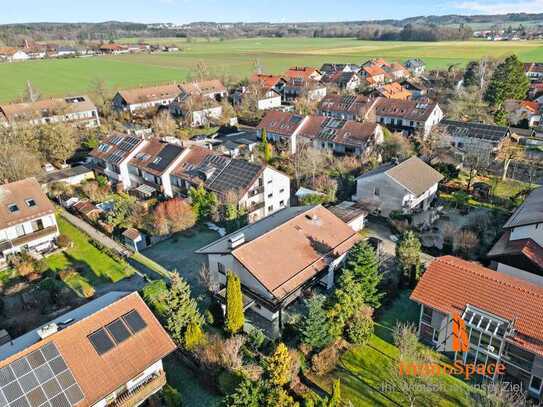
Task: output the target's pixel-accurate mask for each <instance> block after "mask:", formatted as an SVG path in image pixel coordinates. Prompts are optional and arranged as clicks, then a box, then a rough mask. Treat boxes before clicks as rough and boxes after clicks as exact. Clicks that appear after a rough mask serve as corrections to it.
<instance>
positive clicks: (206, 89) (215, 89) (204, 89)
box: [179, 79, 228, 102]
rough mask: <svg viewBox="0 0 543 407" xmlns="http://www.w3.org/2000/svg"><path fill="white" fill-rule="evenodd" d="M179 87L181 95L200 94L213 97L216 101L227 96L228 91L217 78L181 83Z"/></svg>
mask: <svg viewBox="0 0 543 407" xmlns="http://www.w3.org/2000/svg"><path fill="white" fill-rule="evenodd" d="M179 87H180V88H181V95H189V96H202V97H205V98H210V99H215V100H216V101H218V102H220V101H221V100H223V99H225V98H226V97H227V96H228V91H227V90H226V88H225V87H224V85H223V84H222V82H221V81H219V80H218V79H210V80H206V81H198V82H190V83H183V84H181V85H179Z"/></svg>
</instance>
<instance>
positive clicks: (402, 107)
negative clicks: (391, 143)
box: [375, 98, 443, 136]
mask: <svg viewBox="0 0 543 407" xmlns="http://www.w3.org/2000/svg"><path fill="white" fill-rule="evenodd" d="M375 116H376V120H377V122H378V123H380V124H382V125H384V126H387V127H389V128H391V129H392V130H400V131H405V132H407V133H409V134H412V133H414V132H420V133H421V134H422V135H423V136H427V135H428V134H429V133H430V131H431V130H432V128H433V127H434V126H435V125H437V124H438V123H439V122H440V121H441V119H443V111H442V110H441V108H440V107H439V105H438V104H437V103H435V102H431V101H414V100H399V99H384V98H380V99H379V101H378V102H377V104H376V106H375Z"/></svg>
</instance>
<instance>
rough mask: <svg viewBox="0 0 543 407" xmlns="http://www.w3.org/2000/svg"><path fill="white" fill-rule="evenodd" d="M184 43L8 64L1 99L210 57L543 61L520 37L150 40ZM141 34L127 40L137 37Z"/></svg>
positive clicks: (188, 72)
mask: <svg viewBox="0 0 543 407" xmlns="http://www.w3.org/2000/svg"><path fill="white" fill-rule="evenodd" d="M143 40H144V41H148V42H150V43H162V44H176V45H178V46H179V47H180V48H181V49H182V52H176V53H164V54H152V55H150V54H140V55H119V56H107V57H106V56H102V57H90V58H79V59H64V60H46V61H32V62H24V63H15V64H0V101H9V100H13V99H15V98H17V97H19V96H20V95H21V94H22V92H23V90H24V88H25V84H26V81H27V80H30V81H32V83H33V84H34V86H36V87H37V88H38V89H39V90H40V91H41V92H42V94H43V95H65V94H76V93H85V92H88V91H89V89H90V88H91V87H92V83H93V82H95V81H96V80H98V79H100V80H104V81H105V83H106V84H107V85H108V86H109V87H110V88H111V89H119V88H125V87H135V86H140V85H147V84H158V83H164V82H168V81H183V80H186V79H190V77H191V76H193V75H194V72H195V69H196V65H197V64H198V63H199V62H201V61H204V62H205V63H206V64H207V66H208V67H209V71H210V73H211V74H213V75H216V76H219V77H220V76H223V75H229V76H232V77H234V78H236V79H241V78H243V77H246V76H248V75H249V74H251V73H252V72H254V70H255V63H256V62H257V61H258V63H259V64H260V65H261V66H262V67H263V69H264V71H266V72H270V73H280V72H282V71H284V70H285V69H286V68H288V67H289V66H293V65H314V66H320V65H321V64H322V63H323V62H337V63H341V62H350V63H361V62H363V61H365V60H367V59H368V58H372V57H384V58H387V59H389V60H391V61H402V62H403V61H405V60H406V59H407V58H412V57H418V58H422V59H423V60H424V61H425V62H426V63H427V65H428V67H429V68H430V69H432V68H447V67H448V66H450V65H452V64H460V65H464V64H466V63H467V62H468V61H469V60H472V59H479V58H482V57H485V56H488V57H494V58H500V57H504V56H506V55H509V54H512V53H516V54H517V55H518V56H519V58H520V59H521V60H523V61H536V60H539V61H541V60H543V41H516V42H489V41H465V42H431V43H428V42H395V41H390V42H388V41H358V40H356V39H348V38H252V39H237V40H225V41H219V40H212V41H205V40H193V41H191V42H186V40H185V39H179V38H163V39H148V40H146V39H143ZM134 41H137V39H126V40H124V42H134Z"/></svg>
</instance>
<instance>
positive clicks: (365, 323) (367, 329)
mask: <svg viewBox="0 0 543 407" xmlns="http://www.w3.org/2000/svg"><path fill="white" fill-rule="evenodd" d="M372 314H373V310H372V309H371V308H370V307H367V306H364V307H362V308H361V309H360V310H359V311H358V312H357V313H356V314H355V315H354V317H353V319H352V320H351V321H349V323H348V324H347V338H348V339H349V342H351V343H353V344H355V345H364V344H365V343H367V342H368V340H369V339H370V337H371V335H372V334H373V329H374V322H373V319H372Z"/></svg>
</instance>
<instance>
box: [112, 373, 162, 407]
mask: <svg viewBox="0 0 543 407" xmlns="http://www.w3.org/2000/svg"><path fill="white" fill-rule="evenodd" d="M165 385H166V373H164V371H161V372H160V373H159V374H158V375H155V376H151V377H150V378H149V380H147V381H146V382H144V383H142V384H140V385H139V386H138V387H136V388H135V389H132V391H128V392H126V393H123V394H121V395H120V396H119V397H117V398H116V399H115V401H114V402H112V403H111V404H109V406H110V407H134V406H137V405H139V404H141V403H142V402H144V401H145V400H147V399H148V398H149V397H150V396H151V395H153V394H154V393H156V392H157V391H159V390H160V389H162V387H164V386H165Z"/></svg>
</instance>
